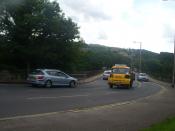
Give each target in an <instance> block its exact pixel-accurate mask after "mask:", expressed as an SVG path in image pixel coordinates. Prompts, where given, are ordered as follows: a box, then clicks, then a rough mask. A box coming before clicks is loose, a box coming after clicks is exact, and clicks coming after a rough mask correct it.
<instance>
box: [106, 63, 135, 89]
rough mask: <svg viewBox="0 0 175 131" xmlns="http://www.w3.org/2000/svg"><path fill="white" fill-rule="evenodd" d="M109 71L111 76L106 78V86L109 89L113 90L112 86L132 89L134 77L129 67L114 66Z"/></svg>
mask: <svg viewBox="0 0 175 131" xmlns="http://www.w3.org/2000/svg"><path fill="white" fill-rule="evenodd" d="M111 70H112V71H111V74H110V76H109V77H108V85H109V87H110V88H113V86H122V87H127V88H131V87H132V84H133V81H134V80H135V75H134V73H132V72H131V69H130V67H128V66H126V65H121V64H115V65H114V66H113V67H112V69H111Z"/></svg>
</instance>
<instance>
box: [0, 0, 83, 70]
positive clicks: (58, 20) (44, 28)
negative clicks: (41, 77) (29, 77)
mask: <svg viewBox="0 0 175 131" xmlns="http://www.w3.org/2000/svg"><path fill="white" fill-rule="evenodd" d="M76 39H77V40H78V42H75V40H76ZM0 41H1V43H0V48H1V49H3V50H5V52H8V54H9V61H10V62H9V63H11V64H12V65H14V66H16V67H18V68H24V69H25V68H30V67H32V68H35V67H37V66H38V67H53V68H64V67H67V66H68V65H69V64H68V63H69V62H71V63H74V61H73V60H74V59H72V56H74V55H75V57H76V55H77V54H78V51H79V46H77V44H78V43H80V41H79V31H78V26H77V24H76V23H74V22H73V21H72V20H71V19H70V18H66V17H65V15H64V13H63V12H62V11H61V9H60V7H59V4H58V3H57V2H56V1H54V2H50V1H49V0H13V1H12V0H3V1H1V3H0ZM2 41H3V42H2ZM74 48H76V49H77V52H74V51H73V50H74ZM70 53H71V54H70ZM5 56H6V57H7V55H5ZM7 63H8V62H7Z"/></svg>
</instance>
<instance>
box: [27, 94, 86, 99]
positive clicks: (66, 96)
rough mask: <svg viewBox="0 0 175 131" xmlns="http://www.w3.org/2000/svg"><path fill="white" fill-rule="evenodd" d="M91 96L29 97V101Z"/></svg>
mask: <svg viewBox="0 0 175 131" xmlns="http://www.w3.org/2000/svg"><path fill="white" fill-rule="evenodd" d="M87 96H89V94H85V95H72V96H71V95H70V96H58V97H52V96H51V97H49V96H40V97H29V98H26V99H27V100H39V99H59V98H74V97H87Z"/></svg>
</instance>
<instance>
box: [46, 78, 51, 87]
mask: <svg viewBox="0 0 175 131" xmlns="http://www.w3.org/2000/svg"><path fill="white" fill-rule="evenodd" d="M45 87H47V88H51V87H52V82H51V81H50V80H48V81H46V83H45Z"/></svg>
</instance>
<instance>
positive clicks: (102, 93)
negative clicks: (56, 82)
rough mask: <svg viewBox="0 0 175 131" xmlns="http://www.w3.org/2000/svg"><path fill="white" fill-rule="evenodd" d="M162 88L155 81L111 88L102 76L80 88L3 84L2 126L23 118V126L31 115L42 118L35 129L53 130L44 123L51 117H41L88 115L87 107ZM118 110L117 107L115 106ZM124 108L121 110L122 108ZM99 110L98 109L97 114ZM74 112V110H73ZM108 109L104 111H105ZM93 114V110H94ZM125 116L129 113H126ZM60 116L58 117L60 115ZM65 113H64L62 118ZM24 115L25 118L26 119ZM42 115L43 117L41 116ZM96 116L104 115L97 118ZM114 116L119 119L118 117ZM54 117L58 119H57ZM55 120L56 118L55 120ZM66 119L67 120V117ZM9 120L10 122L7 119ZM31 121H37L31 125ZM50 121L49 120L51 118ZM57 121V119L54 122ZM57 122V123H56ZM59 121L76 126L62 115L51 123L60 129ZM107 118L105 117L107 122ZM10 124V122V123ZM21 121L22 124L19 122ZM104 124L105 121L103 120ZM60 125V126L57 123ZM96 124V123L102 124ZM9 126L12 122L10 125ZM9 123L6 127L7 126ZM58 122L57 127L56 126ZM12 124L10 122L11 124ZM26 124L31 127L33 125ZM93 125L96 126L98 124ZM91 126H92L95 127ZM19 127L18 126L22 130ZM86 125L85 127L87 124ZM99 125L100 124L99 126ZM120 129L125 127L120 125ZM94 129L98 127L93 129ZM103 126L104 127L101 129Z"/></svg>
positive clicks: (0, 92) (110, 104) (117, 102)
mask: <svg viewBox="0 0 175 131" xmlns="http://www.w3.org/2000/svg"><path fill="white" fill-rule="evenodd" d="M161 90H162V88H161V86H159V85H157V84H155V83H153V82H134V85H133V88H131V89H123V88H114V89H110V88H109V87H108V85H107V81H104V80H102V79H101V78H100V79H98V80H96V81H94V82H91V83H86V84H82V85H79V86H78V87H77V88H69V87H55V88H36V87H35V88H33V87H31V86H28V85H7V84H1V85H0V127H3V128H1V129H8V130H9V129H11V130H15V128H6V124H7V123H8V121H11V120H12V121H13V122H14V121H16V120H17V121H20V122H17V121H16V122H17V123H15V125H16V126H15V127H20V126H22V125H21V122H22V121H27V120H28V118H29V119H34V118H36V117H37V119H40V120H39V121H40V122H41V123H39V125H40V126H37V128H34V130H44V129H45V130H51V129H49V128H45V127H44V126H42V125H45V124H46V123H47V122H46V121H50V120H49V119H48V118H47V119H46V118H40V117H46V116H47V117H52V118H54V117H55V116H57V115H58V114H59V113H60V114H61V115H64V114H66V115H69V117H73V116H72V115H74V116H75V114H76V113H79V114H78V115H77V114H76V116H79V115H80V114H81V111H83V110H85V111H86V117H85V118H88V111H91V109H92V110H96V109H102V110H103V109H105V108H107V107H111V108H112V107H113V106H114V107H115V106H117V105H125V104H129V103H133V102H135V101H137V100H142V99H144V98H147V97H151V96H153V95H155V94H157V93H159V92H160V91H161ZM116 111H117V110H116ZM120 111H121V110H120ZM98 112H100V111H99V110H97V112H96V113H97V114H98ZM74 113H75V114H74ZM104 114H105V113H104V112H103V115H104ZM91 115H92V114H91ZM125 117H126V116H125ZM57 118H58V117H57ZM63 118H64V116H63V117H62V119H63ZM23 119H25V120H23ZM41 119H42V120H41ZM65 119H66V117H65ZM96 119H97V120H99V119H103V121H104V120H105V119H104V118H100V117H99V118H96ZM112 119H117V118H116V117H114V118H112ZM54 120H55V119H54ZM34 121H37V122H38V120H32V122H31V120H30V122H29V123H30V126H29V127H34V125H35V126H36V123H35V124H34V123H33V122H34ZM52 121H53V120H52ZM65 121H66V120H65ZM80 121H81V119H78V118H77V119H76V121H75V120H74V122H73V123H81V122H80ZM6 122H7V123H6ZM32 123H33V124H34V125H33V126H32ZM49 123H50V122H49ZM53 123H54V122H53ZM53 123H52V124H53ZM56 123H57V124H56ZM58 123H61V124H60V125H61V126H59V129H60V130H71V129H72V130H74V129H73V125H72V126H71V127H72V128H66V127H67V126H66V125H64V124H65V123H64V120H61V119H59V121H55V125H54V124H53V125H52V124H51V125H52V126H51V125H49V126H51V127H52V128H53V129H52V130H58V127H57V126H58V125H59V124H58ZM107 123H108V122H107V121H106V124H107ZM8 124H9V123H8ZM17 124H19V125H17ZM101 124H102V125H103V124H105V123H101ZM12 125H13V124H12ZM56 125H57V126H56ZM102 125H101V126H100V125H98V124H97V125H96V126H100V127H103V126H102ZM8 126H9V125H8ZM8 126H7V127H8ZM54 126H55V128H54ZM9 127H10V126H9ZM29 127H27V129H28V130H32V129H33V128H29ZM92 128H96V127H95V126H94V127H92ZM92 128H90V130H92ZM20 129H21V130H26V128H25V126H22V128H20ZM20 129H19V128H17V129H16V130H20ZM77 129H79V130H82V129H83V127H81V128H75V130H77ZM85 129H86V128H85ZM97 129H98V128H97ZM103 129H104V130H105V131H108V128H103ZM110 129H111V130H115V129H114V128H112V127H111V128H109V130H110ZM120 129H121V130H122V129H124V128H120ZM94 130H95V129H94ZM100 130H102V129H100Z"/></svg>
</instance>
